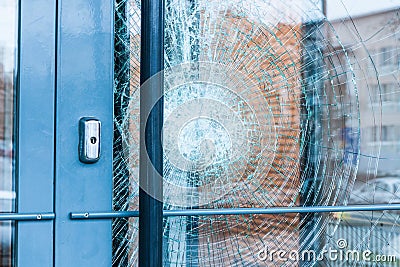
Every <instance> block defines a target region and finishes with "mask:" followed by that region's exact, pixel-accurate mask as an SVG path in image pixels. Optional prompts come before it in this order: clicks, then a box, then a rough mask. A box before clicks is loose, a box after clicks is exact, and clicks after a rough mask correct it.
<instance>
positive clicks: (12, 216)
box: [0, 212, 56, 221]
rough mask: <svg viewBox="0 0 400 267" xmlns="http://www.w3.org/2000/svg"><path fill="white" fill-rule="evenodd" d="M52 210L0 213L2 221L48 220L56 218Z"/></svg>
mask: <svg viewBox="0 0 400 267" xmlns="http://www.w3.org/2000/svg"><path fill="white" fill-rule="evenodd" d="M55 217H56V216H55V214H54V213H52V212H43V213H0V221H48V220H54V218H55Z"/></svg>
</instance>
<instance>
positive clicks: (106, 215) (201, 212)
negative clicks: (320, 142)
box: [70, 204, 400, 220]
mask: <svg viewBox="0 0 400 267" xmlns="http://www.w3.org/2000/svg"><path fill="white" fill-rule="evenodd" d="M384 210H400V204H377V205H352V206H315V207H273V208H232V209H227V208H225V209H185V210H164V211H163V215H164V217H172V216H213V215H251V214H285V213H321V212H349V211H384ZM130 217H139V211H110V212H83V213H82V212H71V213H70V218H71V219H74V220H80V219H114V218H130Z"/></svg>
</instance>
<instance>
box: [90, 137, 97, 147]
mask: <svg viewBox="0 0 400 267" xmlns="http://www.w3.org/2000/svg"><path fill="white" fill-rule="evenodd" d="M96 141H97V140H96V137H90V143H92V144H93V145H94V144H96Z"/></svg>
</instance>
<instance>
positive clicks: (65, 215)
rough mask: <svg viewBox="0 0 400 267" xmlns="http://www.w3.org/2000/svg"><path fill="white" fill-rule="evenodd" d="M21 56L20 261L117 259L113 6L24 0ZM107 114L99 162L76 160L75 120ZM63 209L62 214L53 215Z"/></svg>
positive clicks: (106, 262) (32, 265) (102, 262)
mask: <svg viewBox="0 0 400 267" xmlns="http://www.w3.org/2000/svg"><path fill="white" fill-rule="evenodd" d="M18 18H19V23H18V25H19V33H18V62H17V69H18V71H17V73H18V75H17V77H16V81H17V92H16V95H17V97H16V98H17V103H16V104H17V105H16V106H17V109H16V124H15V129H16V135H15V136H16V142H15V143H16V148H15V151H16V157H15V174H16V181H17V182H16V188H15V190H16V191H17V209H16V213H11V214H1V215H0V220H11V221H15V222H16V231H15V233H16V246H15V249H16V261H15V264H16V265H17V266H29V267H36V266H38V267H39V266H40V267H42V266H111V221H104V220H99V221H96V220H95V221H91V222H89V223H88V222H84V223H82V222H80V221H76V220H75V221H73V220H70V217H69V214H70V211H71V210H82V209H85V210H98V209H105V210H110V209H111V207H112V206H111V198H112V115H113V112H112V111H113V109H112V108H113V77H112V75H113V3H112V1H105V0H101V1H99V0H92V1H83V0H73V1H62V0H60V1H51V0H38V1H29V0H20V1H19V16H18ZM91 115H95V116H96V117H97V118H99V119H100V120H101V121H102V136H103V137H102V140H101V143H102V151H101V158H100V161H99V162H97V163H95V164H84V163H81V162H80V161H79V157H78V123H79V119H80V118H81V117H86V116H91ZM56 213H57V217H56V216H55V214H56Z"/></svg>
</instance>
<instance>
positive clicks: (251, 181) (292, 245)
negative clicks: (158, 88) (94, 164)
mask: <svg viewBox="0 0 400 267" xmlns="http://www.w3.org/2000/svg"><path fill="white" fill-rule="evenodd" d="M165 2H166V10H165V46H164V47H165V61H164V63H165V68H166V70H165V72H164V79H165V83H164V85H165V94H164V100H165V106H164V129H163V148H164V208H165V209H193V208H236V207H261V208H264V207H275V206H321V205H347V204H378V203H397V202H398V203H400V192H399V188H400V176H399V175H400V169H399V166H400V164H399V162H398V161H399V158H400V157H399V153H400V142H399V140H400V139H399V137H400V130H399V129H400V121H399V120H398V119H397V118H398V117H399V115H400V114H397V113H398V112H400V102H399V101H400V94H399V92H400V91H399V87H400V82H399V77H400V76H399V75H400V69H399V68H398V66H399V64H398V63H399V61H398V59H399V58H400V53H399V52H400V43H399V40H400V32H399V29H400V27H399V25H400V20H399V6H400V1H398V0H395V1H383V3H381V2H380V4H379V5H377V4H375V3H374V2H373V1H363V2H362V3H361V2H360V1H354V0H353V1H350V0H346V1H345V0H343V1H333V0H328V1H318V0H302V1H298V0H296V1H280V0H264V1H262V0H260V1H236V0H232V1H205V0H204V1H203V0H197V1H185V0H166V1H165ZM357 3H358V4H357ZM115 18H116V20H115V26H116V27H115V47H116V50H115V90H114V92H115V110H114V115H115V120H114V126H115V132H114V209H116V210H128V209H129V210H137V209H138V173H139V172H138V168H139V164H138V163H139V77H140V73H139V66H140V63H139V62H140V3H139V1H135V0H117V1H116V14H115ZM346 216H347V217H346ZM397 220H398V218H397V213H396V212H363V213H362V212H354V213H346V214H314V215H299V214H296V215H270V216H260V215H253V216H247V215H246V216H209V217H203V216H188V217H173V218H172V217H171V218H165V219H164V226H165V228H164V244H163V247H164V252H165V255H164V265H165V266H257V265H261V266H264V265H265V264H264V263H263V262H259V259H258V258H257V255H256V254H257V252H258V251H259V250H260V249H261V248H263V247H265V245H266V244H267V246H268V247H270V246H271V248H274V249H277V248H278V249H279V248H284V249H285V250H291V249H294V250H296V251H299V252H302V251H304V250H307V249H311V248H313V249H315V251H318V253H319V252H321V251H322V249H323V248H324V247H326V246H328V245H329V246H332V248H335V247H337V246H338V245H339V244H338V243H337V242H338V240H339V239H345V242H347V243H348V246H349V247H350V245H351V247H352V248H353V247H354V248H355V249H367V248H368V249H370V250H371V251H372V253H373V255H378V254H379V253H380V254H383V253H386V252H387V253H389V254H390V253H392V252H393V251H392V250H390V249H389V248H387V247H388V246H390V247H392V248H391V249H395V250H398V249H399V248H398V245H397V243H396V242H397V241H396V240H395V237H396V235H397V230H396V229H397V226H398V222H397ZM360 221H362V222H360ZM382 225H383V226H382ZM378 226H379V227H378ZM386 226H387V228H385V229H383V228H384V227H386ZM113 227H114V228H113V232H114V236H113V249H114V266H136V265H137V259H138V257H139V255H138V249H137V245H138V244H137V241H138V236H137V233H138V232H137V229H138V225H137V219H130V220H126V219H116V220H114V224H113ZM346 227H347V228H346ZM382 227H383V228H382ZM382 229H383V230H382ZM399 232H400V231H399ZM382 240H384V241H382ZM385 242H386V243H385ZM385 244H386V245H385ZM387 244H390V245H387ZM393 253H394V252H393ZM289 262H290V264H289V266H293V265H304V266H311V265H313V264H314V263H313V262H312V261H311V262H307V263H304V261H302V260H301V259H295V260H291V261H289ZM326 263H328V262H326ZM341 263H343V262H341ZM353 263H354V262H351V261H348V262H347V264H353ZM281 264H283V262H275V263H274V264H266V265H267V266H270V265H276V266H280V265H281ZM335 264H336V263H334V262H329V266H336V265H335ZM362 264H364V265H368V264H366V263H365V262H362ZM337 265H338V266H340V262H339V263H338V264H337ZM382 266H386V265H382Z"/></svg>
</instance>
